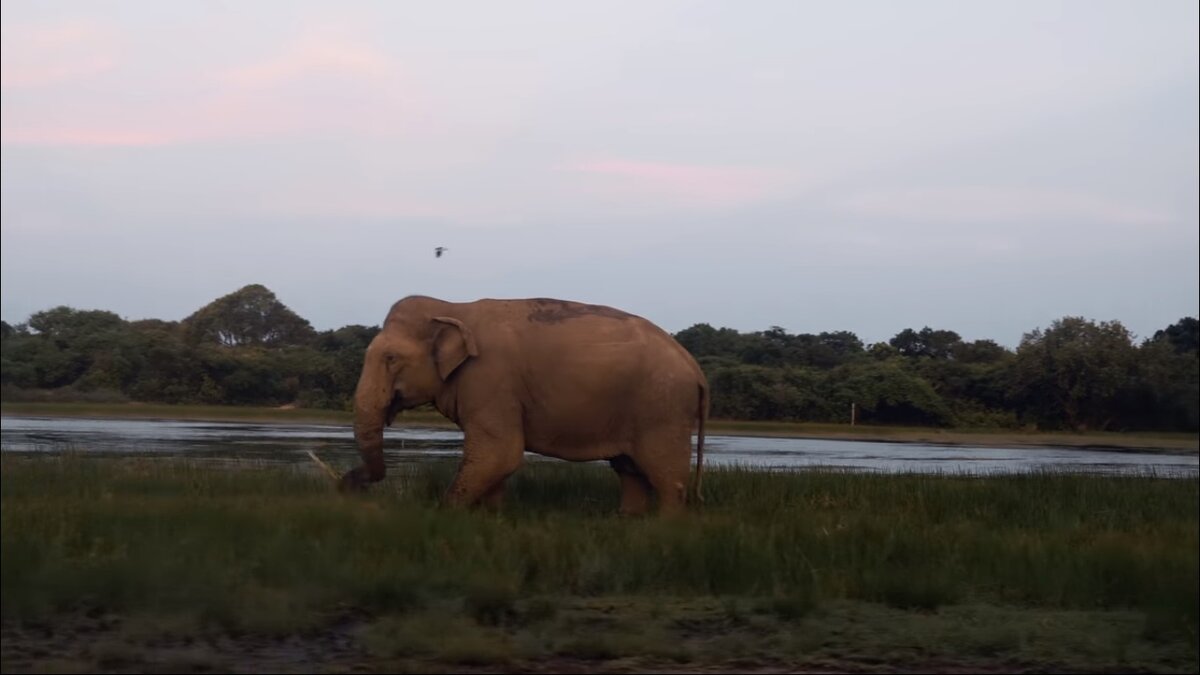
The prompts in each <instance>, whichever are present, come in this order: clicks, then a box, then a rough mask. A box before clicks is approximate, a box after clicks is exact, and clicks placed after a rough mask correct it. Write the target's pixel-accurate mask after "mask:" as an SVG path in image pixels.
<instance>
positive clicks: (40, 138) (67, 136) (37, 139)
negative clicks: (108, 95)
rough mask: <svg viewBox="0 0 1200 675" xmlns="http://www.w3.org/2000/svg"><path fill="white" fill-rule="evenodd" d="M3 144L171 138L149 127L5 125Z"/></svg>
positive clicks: (153, 142) (139, 143)
mask: <svg viewBox="0 0 1200 675" xmlns="http://www.w3.org/2000/svg"><path fill="white" fill-rule="evenodd" d="M0 137H2V138H3V143H4V145H40V146H79V147H148V146H157V145H165V144H167V143H169V142H171V141H172V140H173V139H172V138H171V137H169V136H166V135H163V134H161V133H157V132H155V131H150V130H142V131H138V130H132V129H106V128H91V129H88V128H71V127H42V128H38V127H20V128H12V129H9V128H5V129H4V130H3V133H2V136H0Z"/></svg>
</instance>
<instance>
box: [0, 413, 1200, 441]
mask: <svg viewBox="0 0 1200 675" xmlns="http://www.w3.org/2000/svg"><path fill="white" fill-rule="evenodd" d="M0 413H3V414H5V415H41V416H55V417H117V418H133V419H187V420H206V421H218V422H291V423H318V424H342V425H348V424H350V423H351V422H352V420H353V416H352V414H351V413H349V412H346V411H340V410H317V409H306V408H270V407H261V406H258V407H256V406H217V405H168V404H160V403H91V402H86V403H85V402H81V403H43V402H16V401H6V402H3V403H0ZM395 423H396V424H397V425H400V426H403V425H421V426H442V427H453V426H454V425H453V424H452V423H451V422H450V421H449V420H447V419H446V418H445V417H443V416H442V415H440V414H438V413H437V412H436V411H432V410H410V411H406V412H404V413H403V414H401V415H400V416H399V417H397V418H396V422H395ZM708 431H709V432H710V433H719V434H727V435H734V436H784V437H793V438H828V439H834V440H861V441H891V442H920V443H939V444H948V445H982V446H1004V447H1012V446H1062V447H1092V448H1096V447H1099V448H1125V449H1131V450H1143V451H1165V452H1188V453H1196V452H1200V435H1197V434H1195V433H1184V432H1115V431H1094V432H1086V433H1077V432H1039V431H1017V430H1011V429H937V428H926V427H894V426H874V425H858V426H853V427H852V426H850V425H849V424H826V423H816V422H754V421H738V420H710V421H709V424H708Z"/></svg>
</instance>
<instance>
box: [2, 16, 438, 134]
mask: <svg viewBox="0 0 1200 675" xmlns="http://www.w3.org/2000/svg"><path fill="white" fill-rule="evenodd" d="M87 26H88V25H87V24H81V25H79V26H66V27H59V28H57V29H55V30H50V29H46V30H44V31H41V32H35V33H30V34H28V35H27V34H26V33H25V32H22V33H21V35H22V36H25V37H24V38H23V39H24V40H25V42H28V43H31V44H32V43H36V44H37V45H40V47H39V48H44V49H46V50H51V51H52V48H53V47H54V46H55V45H60V44H74V43H73V42H72V40H74V41H75V42H81V41H86V40H92V39H93V37H94V36H96V35H99V34H100V33H99V32H98V29H94V28H87ZM30 35H32V37H30ZM6 39H7V38H6ZM5 49H6V54H7V50H8V45H7V43H6V45H5ZM14 50H17V48H15V47H14ZM32 51H36V50H32ZM26 52H30V53H32V52H31V49H25V51H24V52H21V53H26ZM64 63H65V65H63V66H61V67H59V68H57V69H55V70H54V71H53V72H54V73H59V74H62V73H66V72H68V71H69V72H72V73H78V74H85V73H87V72H88V71H87V70H85V69H84V68H83V67H82V66H79V65H78V64H75V63H74V62H73V61H72V62H69V63H66V62H64ZM94 65H95V64H94V63H93V66H94ZM5 68H6V69H7V70H6V71H5V73H6V74H5V77H6V86H7V78H8V77H9V71H10V70H11V71H12V73H13V78H14V81H16V82H22V83H31V82H35V81H36V82H41V81H48V79H47V78H49V77H50V71H49V70H46V69H43V71H44V72H43V71H37V70H36V69H31V68H29V67H26V66H22V65H20V64H19V63H18V65H13V66H11V68H10V66H9V61H8V58H7V56H6V60H5ZM39 73H40V74H39ZM171 78H172V82H173V83H174V84H177V85H179V86H182V87H184V89H185V90H186V91H187V92H188V94H189V95H187V96H180V95H168V96H158V97H145V96H143V95H142V92H141V91H131V90H129V89H128V87H130V86H131V85H132V83H131V82H126V81H119V82H116V83H112V84H111V86H107V87H106V88H105V90H104V91H103V93H102V94H99V95H87V94H85V95H83V96H79V97H77V98H76V99H75V100H74V101H73V102H72V105H70V106H56V107H48V106H47V105H46V103H48V102H49V100H50V99H49V98H48V97H47V98H42V97H41V95H40V94H35V93H30V94H27V95H26V97H25V98H24V99H21V100H15V99H14V100H10V101H6V102H5V106H4V119H3V123H2V126H0V142H3V143H4V144H5V145H42V146H93V147H95V146H99V147H110V146H125V147H142V146H158V145H173V144H185V143H196V142H206V141H221V140H261V139H268V138H280V137H292V136H301V135H314V134H316V135H319V134H322V133H330V132H331V133H337V134H343V133H344V134H348V135H351V136H357V137H367V138H380V137H394V136H397V135H400V134H404V133H408V132H410V131H411V130H412V128H413V127H415V126H419V125H421V124H422V123H423V122H424V123H425V127H428V126H429V124H428V121H429V120H431V119H433V118H432V117H431V116H429V115H422V114H421V113H420V112H419V109H420V108H422V107H423V106H425V105H426V103H427V102H426V101H425V100H424V99H422V98H421V97H420V96H418V95H417V93H416V92H417V90H418V89H419V88H418V87H417V86H415V85H414V84H413V83H412V82H411V81H410V80H409V79H408V78H405V77H404V76H403V75H402V73H401V69H400V68H399V66H398V64H396V63H394V62H392V61H391V60H390V59H389V58H387V57H386V55H384V54H383V53H382V52H381V51H380V50H378V49H376V48H375V47H373V46H372V45H371V44H370V40H368V39H365V38H364V37H363V36H362V35H359V34H355V33H352V32H347V31H346V30H340V32H339V31H333V30H330V29H322V30H307V31H304V32H302V33H301V34H300V35H299V37H297V38H295V39H292V40H291V41H290V42H288V43H286V44H285V45H284V46H282V47H277V48H276V49H275V50H274V55H272V56H269V57H267V58H264V59H260V60H258V61H251V62H249V63H246V64H245V65H241V66H236V67H232V68H225V69H223V70H210V71H204V70H198V71H197V70H193V71H186V70H185V71H181V72H172V73H171ZM123 87H124V88H123ZM174 90H175V89H174V88H171V89H168V90H167V91H174ZM423 128H424V127H423Z"/></svg>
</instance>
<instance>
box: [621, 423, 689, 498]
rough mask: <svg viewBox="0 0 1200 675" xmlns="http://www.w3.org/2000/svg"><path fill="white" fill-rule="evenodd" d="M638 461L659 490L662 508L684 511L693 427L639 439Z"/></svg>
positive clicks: (636, 451)
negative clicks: (691, 429)
mask: <svg viewBox="0 0 1200 675" xmlns="http://www.w3.org/2000/svg"><path fill="white" fill-rule="evenodd" d="M634 461H635V462H637V466H638V468H639V469H641V471H642V474H643V475H644V476H645V477H646V480H648V481H649V482H650V486H651V487H653V488H654V491H655V492H656V493H657V494H658V512H659V513H660V514H662V515H674V514H677V513H682V512H683V510H684V508H685V507H686V504H687V482H688V475H689V473H690V472H691V468H692V453H691V431H690V430H687V429H685V430H683V431H682V432H680V431H675V430H662V431H660V432H657V433H652V434H647V435H646V436H645V437H643V438H642V439H639V441H638V443H637V447H636V448H635V454H634Z"/></svg>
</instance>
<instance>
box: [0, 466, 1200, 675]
mask: <svg viewBox="0 0 1200 675" xmlns="http://www.w3.org/2000/svg"><path fill="white" fill-rule="evenodd" d="M0 469H2V471H0V487H2V501H3V508H2V510H0V520H2V525H3V527H2V535H0V543H2V547H0V556H2V557H0V596H2V597H3V605H2V613H3V624H4V627H5V629H4V630H5V635H4V640H3V643H4V648H3V649H4V656H3V661H4V664H5V668H4V670H6V671H9V670H21V669H26V668H33V667H38V668H42V667H57V666H53V664H49V663H48V662H47V661H46V660H45V657H35V656H30V654H34V653H36V652H37V650H38V649H42V651H46V648H45V647H38V645H39V644H41V643H40V642H39V640H42V641H44V640H53V639H58V640H60V641H62V644H61V645H59V647H58V648H56V649H54V650H52V652H53V653H55V654H56V655H57V656H56V658H62V659H66V660H67V661H68V662H70V663H76V665H78V664H80V663H82V664H84V665H85V666H86V667H85V669H92V670H96V669H100V670H103V669H113V670H122V669H131V668H132V669H138V668H141V667H142V666H145V667H147V668H148V667H149V666H148V665H146V664H147V663H152V664H157V665H162V664H163V663H166V662H167V661H169V660H170V659H175V658H178V659H183V660H184V661H186V662H187V663H191V664H192V666H197V664H196V663H193V662H194V661H196V660H197V659H199V660H200V661H203V660H204V658H207V657H205V654H208V653H209V652H211V654H212V657H213V658H214V659H215V658H218V657H219V658H220V659H224V660H222V661H220V662H219V663H215V665H213V667H214V668H216V669H228V668H231V667H237V661H238V659H243V660H249V661H254V662H256V663H260V665H261V660H262V659H263V658H267V657H266V656H264V654H275V655H276V656H273V657H271V658H279V657H278V656H277V655H278V654H280V653H285V654H288V653H294V654H300V653H306V652H304V650H306V649H311V650H312V653H313V655H312V656H311V658H313V659H325V658H333V659H340V660H338V661H336V662H334V663H330V664H329V665H330V667H335V666H336V667H339V668H341V667H348V666H349V664H350V662H351V661H353V660H354V659H359V658H365V659H366V661H365V663H362V664H359V665H362V666H363V667H365V668H376V669H382V670H398V669H405V668H413V669H417V670H423V669H429V668H435V669H436V668H442V667H444V668H447V669H460V668H462V667H464V666H469V667H484V666H485V665H486V664H530V663H551V664H553V663H560V662H563V660H568V661H570V662H571V663H575V662H579V663H583V664H605V665H603V666H599V665H598V666H597V667H601V668H602V669H605V670H611V669H614V668H617V667H618V666H621V664H626V665H629V663H635V662H636V663H635V665H631V666H630V667H631V668H633V669H638V668H645V667H649V666H647V664H676V665H677V666H679V667H683V666H690V667H700V666H705V667H708V666H712V665H713V664H719V665H723V666H728V667H731V668H732V667H735V666H736V665H737V663H738V662H739V660H741V661H742V665H743V666H745V665H746V664H747V663H751V662H753V663H759V664H793V665H794V664H797V663H803V664H808V665H810V666H812V667H820V666H821V664H826V665H829V664H834V665H833V666H832V667H833V669H844V668H851V667H853V668H854V669H871V668H875V667H879V668H883V667H884V666H885V665H888V664H890V665H892V666H894V665H895V664H897V663H900V664H909V667H914V668H915V667H918V666H930V665H936V664H937V663H941V662H952V663H954V664H958V665H959V666H963V667H968V668H970V667H975V666H979V665H980V664H985V663H988V664H999V665H1001V666H1003V667H1005V668H1006V669H1012V668H1017V667H1018V666H1020V667H1024V666H1022V665H1021V664H1026V665H1029V667H1031V668H1039V667H1040V668H1046V667H1053V668H1055V669H1059V670H1090V669H1138V668H1143V669H1149V670H1154V671H1189V670H1190V671H1194V670H1195V669H1196V667H1197V660H1196V648H1197V624H1198V620H1197V603H1198V601H1200V590H1198V586H1197V577H1198V574H1200V563H1198V555H1200V554H1198V548H1200V533H1198V515H1197V512H1198V509H1200V486H1198V484H1197V482H1196V481H1194V480H1171V479H1161V478H1154V477H1097V476H1077V475H1070V474H1056V473H1043V474H1034V475H1017V476H995V477H986V478H978V477H976V478H968V477H957V476H937V475H933V476H930V475H899V476H895V475H893V476H887V475H875V474H854V473H843V472H825V471H814V472H804V473H769V472H756V471H750V470H740V469H715V470H713V471H711V472H710V473H707V474H706V477H705V492H706V499H707V501H706V505H705V507H704V508H703V509H702V510H701V511H699V512H697V513H693V514H689V515H688V516H686V517H684V518H682V519H680V520H665V521H664V520H659V519H654V518H649V519H623V518H620V517H617V516H616V515H615V514H614V512H615V510H616V502H617V493H618V490H617V481H616V479H615V478H614V477H613V476H612V475H611V472H610V471H607V470H601V469H600V468H599V467H596V466H580V465H567V464H559V463H538V464H531V465H528V466H526V467H525V468H524V469H522V471H521V472H519V473H518V474H517V475H516V476H514V479H513V480H512V485H511V487H510V491H509V497H508V503H507V505H506V508H505V509H503V510H502V511H501V512H500V513H499V514H487V513H472V512H459V511H450V510H444V509H441V508H439V507H437V506H436V498H437V496H438V495H439V494H440V492H441V490H442V489H444V487H445V485H446V484H447V483H448V481H449V478H450V476H451V474H452V472H453V471H454V465H453V464H452V463H434V464H429V465H425V464H422V465H417V466H412V467H408V468H405V469H404V472H403V473H400V474H394V475H392V476H390V477H389V479H388V480H387V481H386V482H385V483H384V484H382V485H380V486H377V488H376V489H374V490H373V491H372V492H371V493H370V494H368V495H366V496H363V497H343V496H340V495H337V494H335V493H333V491H332V490H331V489H330V486H329V484H328V482H327V479H325V478H323V477H322V476H319V475H317V474H316V473H315V472H310V471H307V467H305V468H256V469H253V470H250V469H246V470H229V469H220V468H214V467H208V466H201V465H198V464H191V463H187V462H180V461H163V460H154V459H102V458H91V457H87V456H86V455H80V454H67V455H61V456H56V457H49V458H47V457H41V458H27V457H11V456H5V457H3V459H2V460H0ZM38 626H42V627H46V626H53V627H54V628H53V629H52V630H50V634H51V637H46V635H45V630H42V629H38V628H37V627H38ZM47 630H49V629H47ZM39 631H41V632H39ZM54 635H57V636H58V637H57V638H54V637H53V636H54ZM231 636H232V637H231ZM231 640H232V642H230V641H231ZM97 641H99V643H97ZM81 644H82V645H86V648H85V647H81V646H80V645H81ZM64 645H66V646H64ZM164 645H166V646H165V647H164ZM197 645H200V646H199V647H198V646H197ZM203 645H212V648H211V649H209V650H208V651H205V650H204V649H203ZM264 645H267V646H270V649H267V647H264ZM272 645H273V646H272ZM279 645H292V647H289V648H288V649H282V648H280V647H279ZM314 645H315V646H314ZM322 645H324V646H323V647H322ZM346 645H350V647H347V646H346ZM168 647H170V649H167V648H168ZM184 647H186V649H184ZM197 649H199V650H200V651H198V652H197V651H196V650H197ZM281 649H282V651H281ZM289 649H290V650H291V651H289ZM22 650H25V651H22ZM72 650H75V651H74V652H72ZM164 650H167V651H166V652H164ZM181 650H182V651H181ZM188 650H191V651H188ZM239 650H241V651H239ZM339 650H340V651H339ZM72 653H77V658H75V657H71V656H70V654H72ZM101 653H103V654H108V657H107V658H108V661H107V662H106V663H110V666H111V667H110V666H105V665H104V663H101V661H100V660H98V657H97V654H101ZM361 653H366V654H367V656H366V657H361ZM64 654H65V655H64ZM322 655H323V656H322ZM331 655H332V656H331ZM72 658H75V661H71V659H72ZM229 659H233V660H234V661H233V662H230V661H229ZM630 659H633V660H634V661H632V662H631V661H629V660H630ZM304 663H306V664H308V667H309V668H311V667H312V666H311V662H309V661H305V662H304ZM113 664H115V665H113ZM136 664H142V665H141V666H138V665H136ZM839 664H840V665H839ZM60 665H62V664H60ZM68 665H69V664H68ZM157 665H156V667H157ZM184 665H186V663H185V664H184ZM200 665H203V664H200ZM292 665H296V664H295V663H293V664H292ZM560 665H561V663H560ZM286 666H287V663H283V664H279V663H276V664H274V665H272V664H270V663H268V664H267V666H266V667H268V668H271V667H279V668H284V669H286V668H285V667H286ZM63 667H66V666H63ZM197 667H199V666H197ZM297 667H298V668H299V669H305V668H304V667H301V666H297ZM621 667H624V666H621ZM673 667H674V666H673ZM189 669H193V670H194V669H196V668H189Z"/></svg>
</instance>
